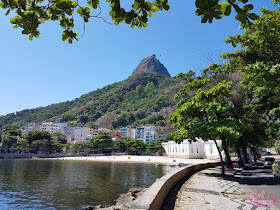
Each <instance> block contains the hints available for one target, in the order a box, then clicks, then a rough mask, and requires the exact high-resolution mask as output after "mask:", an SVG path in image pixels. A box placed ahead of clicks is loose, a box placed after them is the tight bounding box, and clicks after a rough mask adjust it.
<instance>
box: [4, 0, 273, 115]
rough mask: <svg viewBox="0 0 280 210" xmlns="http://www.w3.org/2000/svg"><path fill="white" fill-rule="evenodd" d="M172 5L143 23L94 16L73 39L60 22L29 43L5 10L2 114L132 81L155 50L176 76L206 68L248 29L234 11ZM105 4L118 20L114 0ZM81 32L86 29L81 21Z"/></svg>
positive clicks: (263, 2)
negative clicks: (204, 13) (214, 12)
mask: <svg viewBox="0 0 280 210" xmlns="http://www.w3.org/2000/svg"><path fill="white" fill-rule="evenodd" d="M102 1H104V2H105V0H102ZM128 2H130V3H129V4H131V2H132V1H128ZM252 2H253V3H254V4H255V5H256V11H257V12H258V11H259V9H260V8H261V7H263V6H269V7H270V8H273V6H271V1H269V0H254V1H252ZM127 4H128V3H127ZM170 7H171V8H170V11H168V12H158V13H156V14H154V15H153V17H152V18H151V19H150V20H149V23H148V27H147V28H142V29H138V28H135V29H132V28H130V26H128V25H126V24H120V25H118V26H115V25H109V24H105V23H104V22H103V21H102V20H100V19H91V20H90V21H89V23H88V24H87V25H86V32H85V34H84V36H83V37H82V38H81V39H80V40H79V41H78V42H74V43H73V44H72V45H70V44H68V43H67V42H63V41H61V33H62V29H61V27H60V25H59V23H57V22H48V23H45V24H43V25H42V26H40V28H39V29H40V31H41V35H40V38H39V39H34V40H33V41H29V40H28V36H25V35H22V34H21V30H20V29H13V28H12V25H11V24H10V22H9V18H11V16H8V17H6V16H5V15H4V14H5V11H3V10H2V9H1V11H0V23H1V27H2V29H1V33H0V39H1V41H2V42H1V50H0V59H1V66H0V71H1V78H0V79H1V82H0V90H1V91H0V98H1V100H0V115H4V114H7V113H11V112H16V111H20V110H23V109H30V108H35V107H40V106H46V105H50V104H53V103H58V102H63V101H66V100H73V99H75V98H77V97H79V96H81V95H82V94H85V93H88V92H90V91H93V90H96V89H97V88H102V87H104V86H106V85H109V84H111V83H113V82H118V81H121V80H124V79H126V78H127V77H128V76H130V75H131V73H132V71H133V70H134V69H135V67H136V66H137V65H138V63H139V62H140V61H141V59H143V58H145V57H147V56H149V55H152V54H155V55H156V56H157V58H158V59H159V60H160V61H161V62H162V63H163V64H164V65H165V67H166V68H167V69H168V71H169V73H170V74H171V76H176V75H177V74H178V73H180V72H186V71H188V70H190V69H192V70H194V71H196V72H198V73H200V72H201V70H202V69H203V68H205V67H207V66H208V65H209V64H211V63H212V62H216V63H220V62H223V61H221V60H220V59H219V58H218V55H219V54H222V53H225V52H229V51H232V50H233V49H232V48H231V47H230V46H229V45H228V44H225V43H224V40H225V38H226V37H227V36H228V35H235V34H238V33H242V31H241V30H240V29H239V27H238V26H239V22H238V21H236V20H234V15H231V16H230V17H226V18H223V19H221V20H215V21H214V22H213V23H212V24H202V23H201V22H200V17H198V16H196V15H195V6H194V1H189V0H175V1H170ZM102 8H103V13H102V16H103V17H104V18H106V19H107V20H108V21H109V22H110V18H109V16H108V5H107V3H104V4H103V5H102ZM76 31H77V32H79V33H80V34H81V33H82V32H83V25H82V24H81V23H80V22H79V21H77V22H76Z"/></svg>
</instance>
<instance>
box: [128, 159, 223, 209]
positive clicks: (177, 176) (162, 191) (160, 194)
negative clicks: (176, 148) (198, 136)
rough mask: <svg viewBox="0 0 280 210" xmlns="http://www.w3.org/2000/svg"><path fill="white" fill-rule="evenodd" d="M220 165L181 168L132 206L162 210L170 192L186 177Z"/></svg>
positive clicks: (158, 182) (150, 188)
mask: <svg viewBox="0 0 280 210" xmlns="http://www.w3.org/2000/svg"><path fill="white" fill-rule="evenodd" d="M218 165H220V163H219V162H216V163H204V164H197V165H192V166H186V167H184V168H180V169H178V170H176V171H174V172H172V173H170V174H167V175H165V176H163V177H162V178H160V179H158V180H157V181H156V182H155V183H154V184H153V185H152V186H151V187H149V188H148V189H147V190H146V192H145V193H144V194H143V195H142V196H140V197H138V198H137V199H136V200H135V201H134V202H133V203H132V205H131V207H130V209H133V210H144V209H146V210H160V208H161V206H162V204H163V202H164V200H165V198H166V197H167V195H168V193H169V192H170V190H171V189H172V188H173V187H174V186H175V185H176V184H177V183H178V182H179V181H180V180H182V179H183V178H184V177H186V176H188V175H191V174H193V173H195V172H198V171H201V170H203V169H206V168H211V167H215V166H218Z"/></svg>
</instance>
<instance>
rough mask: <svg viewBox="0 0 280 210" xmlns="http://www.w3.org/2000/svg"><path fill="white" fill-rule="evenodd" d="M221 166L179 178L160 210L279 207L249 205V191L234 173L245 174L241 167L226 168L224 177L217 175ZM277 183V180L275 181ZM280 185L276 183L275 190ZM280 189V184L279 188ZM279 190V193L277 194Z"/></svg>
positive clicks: (226, 209)
mask: <svg viewBox="0 0 280 210" xmlns="http://www.w3.org/2000/svg"><path fill="white" fill-rule="evenodd" d="M220 173H221V167H216V168H209V169H205V170H202V171H200V172H197V173H195V174H194V175H192V176H191V177H190V178H189V179H187V178H186V179H185V180H182V182H181V183H179V184H178V185H177V186H176V187H175V188H174V189H173V190H172V191H171V192H170V193H169V196H168V197H167V199H166V200H165V203H164V205H163V207H162V209H166V210H167V209H168V210H170V209H175V210H192V209H193V210H198V209H199V210H210V209H211V210H213V209H215V210H228V209H229V210H231V209H242V210H247V209H279V208H278V205H277V206H276V205H273V206H272V207H266V208H263V207H262V208H260V207H257V206H254V205H253V204H251V202H250V199H249V198H248V194H249V193H257V190H255V191H256V192H252V191H250V190H249V189H248V188H247V186H246V185H244V184H240V183H239V182H238V180H237V179H238V178H236V177H235V176H237V177H238V176H239V177H240V176H242V175H244V174H245V175H244V176H246V175H247V174H246V172H242V170H241V169H235V170H226V174H227V175H226V176H225V177H222V176H221V175H220ZM242 173H243V174H242ZM277 182H278V181H277ZM278 187H279V185H277V183H276V185H275V189H278ZM279 192H280V187H279ZM279 196H280V193H279V194H278V197H279Z"/></svg>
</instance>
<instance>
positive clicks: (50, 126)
mask: <svg viewBox="0 0 280 210" xmlns="http://www.w3.org/2000/svg"><path fill="white" fill-rule="evenodd" d="M66 127H67V124H66V123H53V122H44V123H41V125H40V130H45V131H48V132H50V133H51V134H52V133H54V132H64V130H65V128H66Z"/></svg>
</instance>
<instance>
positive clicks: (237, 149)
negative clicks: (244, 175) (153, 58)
mask: <svg viewBox="0 0 280 210" xmlns="http://www.w3.org/2000/svg"><path fill="white" fill-rule="evenodd" d="M235 149H236V153H237V156H238V158H239V161H240V165H241V167H244V166H245V165H244V162H243V160H242V158H241V152H240V148H239V142H237V143H236V145H235ZM238 166H239V164H238Z"/></svg>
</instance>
